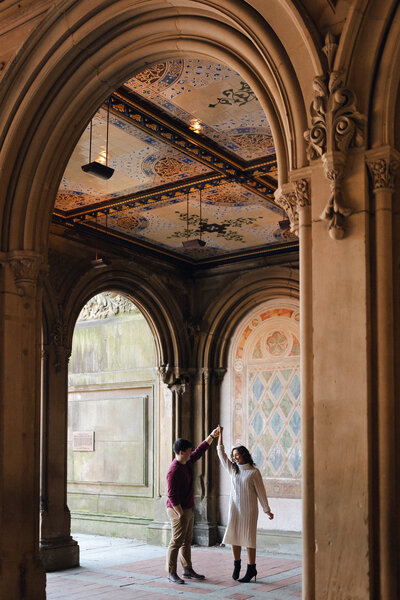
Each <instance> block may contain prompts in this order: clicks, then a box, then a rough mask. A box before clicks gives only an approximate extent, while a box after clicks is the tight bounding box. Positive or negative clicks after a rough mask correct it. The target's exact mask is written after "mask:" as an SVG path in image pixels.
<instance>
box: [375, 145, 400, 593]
mask: <svg viewBox="0 0 400 600" xmlns="http://www.w3.org/2000/svg"><path fill="white" fill-rule="evenodd" d="M399 158H400V155H399V153H397V152H395V151H393V150H392V149H391V148H378V149H376V150H375V149H374V150H371V151H369V152H367V166H368V169H369V173H370V176H371V182H372V190H373V194H374V199H375V207H374V208H375V288H376V307H375V308H376V346H375V348H376V350H375V356H376V378H377V383H376V386H377V389H376V394H377V397H376V412H377V422H378V423H377V425H378V431H377V437H378V442H377V451H378V464H377V468H378V479H379V485H378V488H379V498H378V502H379V510H378V511H377V512H378V514H379V586H380V596H379V597H380V598H381V599H382V600H389V599H391V598H397V596H398V594H397V593H396V592H397V590H396V576H395V574H396V528H395V527H394V524H393V515H395V514H396V512H397V510H398V506H397V505H398V498H397V497H396V493H397V490H396V489H395V487H396V486H395V482H396V480H397V473H396V430H395V427H396V419H395V416H396V406H395V402H396V400H395V389H394V386H395V375H394V353H395V351H394V310H393V236H392V231H393V213H392V202H393V192H394V188H395V172H396V170H397V168H398V167H399V164H400V161H399Z"/></svg>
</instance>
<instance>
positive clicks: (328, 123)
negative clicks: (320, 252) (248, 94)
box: [304, 33, 365, 239]
mask: <svg viewBox="0 0 400 600" xmlns="http://www.w3.org/2000/svg"><path fill="white" fill-rule="evenodd" d="M323 50H324V52H325V54H326V57H327V63H328V69H327V71H326V73H325V74H324V75H320V76H318V77H315V78H314V81H313V89H314V96H315V97H314V100H313V101H312V102H311V106H310V113H311V123H312V125H311V127H310V129H308V130H307V131H306V132H305V133H304V137H305V139H306V140H307V142H308V157H309V159H310V160H312V159H316V158H322V161H323V165H324V170H325V175H326V178H327V179H328V180H329V183H330V196H329V200H328V202H327V204H326V206H325V208H324V210H323V212H322V214H321V219H323V220H325V221H328V222H329V235H330V236H331V238H333V239H342V238H343V237H344V233H345V231H344V218H345V217H348V216H349V215H350V214H351V212H352V211H351V209H350V208H348V207H346V206H345V205H344V204H343V202H342V182H343V177H344V171H345V165H346V158H347V152H348V149H349V148H351V147H361V146H362V145H363V144H364V122H365V118H364V116H363V115H361V114H360V113H359V112H358V111H357V109H356V103H357V100H356V96H355V94H354V92H353V91H352V90H350V89H349V88H347V87H345V83H344V81H343V79H342V71H334V70H333V63H334V60H335V56H336V50H337V43H336V41H335V38H334V36H333V35H332V34H331V33H328V34H327V36H326V38H325V46H324V48H323Z"/></svg>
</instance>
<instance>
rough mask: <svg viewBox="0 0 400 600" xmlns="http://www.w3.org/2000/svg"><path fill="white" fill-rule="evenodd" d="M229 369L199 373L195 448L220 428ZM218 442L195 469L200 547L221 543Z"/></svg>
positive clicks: (194, 409) (194, 401)
mask: <svg viewBox="0 0 400 600" xmlns="http://www.w3.org/2000/svg"><path fill="white" fill-rule="evenodd" d="M225 372H226V369H206V368H201V369H199V370H198V372H197V374H196V377H195V379H194V385H193V387H194V389H193V395H192V408H191V412H192V414H193V417H194V419H193V433H194V441H193V443H194V444H196V445H197V444H198V443H199V442H200V441H201V440H204V439H205V438H206V437H207V436H208V435H209V434H210V432H211V431H212V430H213V428H214V427H216V426H217V425H218V423H217V417H218V414H219V412H218V407H219V402H220V397H221V384H222V380H223V377H224V375H225ZM215 452H216V450H215V442H213V443H212V444H211V447H210V449H209V450H208V451H207V453H206V455H205V457H204V458H203V459H202V460H200V461H198V463H197V464H196V465H195V487H194V494H195V526H194V541H195V542H196V544H199V545H200V546H213V545H214V544H215V543H216V542H217V541H218V529H217V519H216V517H217V515H216V483H217V482H216V473H217V469H216V463H217V457H216V455H215Z"/></svg>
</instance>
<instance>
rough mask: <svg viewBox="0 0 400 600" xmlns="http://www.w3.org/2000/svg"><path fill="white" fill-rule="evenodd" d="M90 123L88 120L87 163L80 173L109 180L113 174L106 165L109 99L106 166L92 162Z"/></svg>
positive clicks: (108, 114)
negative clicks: (83, 172)
mask: <svg viewBox="0 0 400 600" xmlns="http://www.w3.org/2000/svg"><path fill="white" fill-rule="evenodd" d="M92 121H93V119H91V120H90V133H89V162H88V163H87V164H86V165H82V167H81V169H82V171H85V173H91V174H92V175H96V177H100V178H101V179H110V177H111V176H112V175H113V173H114V169H112V168H111V167H109V166H108V165H107V163H108V134H109V128H110V98H109V99H108V102H107V134H106V164H105V165H103V163H101V162H98V161H97V160H94V161H92V128H93V126H92Z"/></svg>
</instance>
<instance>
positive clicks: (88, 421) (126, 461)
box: [68, 292, 155, 538]
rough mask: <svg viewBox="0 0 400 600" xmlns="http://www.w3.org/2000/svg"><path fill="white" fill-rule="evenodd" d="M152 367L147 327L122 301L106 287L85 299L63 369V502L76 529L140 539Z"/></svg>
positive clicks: (148, 509) (146, 494) (147, 498)
mask: <svg viewBox="0 0 400 600" xmlns="http://www.w3.org/2000/svg"><path fill="white" fill-rule="evenodd" d="M154 365H155V353H154V343H153V337H152V334H151V331H150V328H149V326H148V324H147V322H146V320H145V318H144V317H143V315H142V314H141V313H140V311H139V310H138V309H137V308H136V307H135V306H134V305H133V304H132V303H131V302H130V301H129V300H127V299H125V298H124V297H123V296H121V295H119V294H117V293H113V292H107V293H103V294H99V295H97V296H95V297H94V298H92V299H91V300H90V301H89V302H88V303H87V304H86V305H85V307H84V309H83V310H82V312H81V313H80V316H79V319H78V321H77V324H76V327H75V332H74V338H73V346H72V354H71V360H70V368H69V410H68V504H69V507H70V509H71V514H72V527H73V529H74V530H76V531H77V530H79V531H84V532H88V533H96V534H102V535H119V536H129V537H136V538H145V537H146V527H147V524H148V523H149V522H150V521H151V520H152V518H153V512H154V510H153V496H154V489H153V482H154V475H153V472H154V471H153V470H154V452H153V422H154V382H155V368H154ZM85 434H86V435H85ZM79 448H84V449H79ZM85 448H86V449H85Z"/></svg>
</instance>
